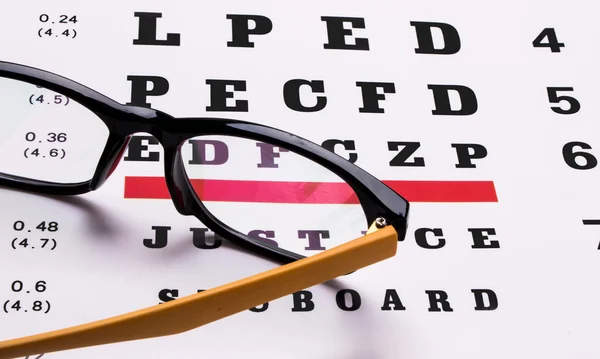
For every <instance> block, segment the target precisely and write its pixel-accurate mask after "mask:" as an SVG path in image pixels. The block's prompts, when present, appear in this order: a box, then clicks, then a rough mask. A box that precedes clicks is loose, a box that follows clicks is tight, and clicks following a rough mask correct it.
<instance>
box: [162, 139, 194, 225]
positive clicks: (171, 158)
mask: <svg viewBox="0 0 600 359" xmlns="http://www.w3.org/2000/svg"><path fill="white" fill-rule="evenodd" d="M172 148H173V147H170V146H164V153H165V157H164V159H165V160H164V165H165V171H164V173H165V181H166V184H167V188H168V191H169V194H170V196H171V200H172V201H173V205H174V206H175V209H177V212H179V213H180V214H182V215H184V216H190V215H194V214H196V213H198V211H199V210H200V208H199V206H198V203H197V202H196V194H195V193H194V191H193V190H192V189H191V187H190V185H189V182H188V179H187V175H186V173H185V169H184V166H183V158H182V157H181V151H179V148H178V147H177V148H175V149H172Z"/></svg>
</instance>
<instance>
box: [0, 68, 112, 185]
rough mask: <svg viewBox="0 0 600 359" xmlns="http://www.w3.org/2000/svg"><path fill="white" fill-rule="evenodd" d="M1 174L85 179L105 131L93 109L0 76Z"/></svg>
mask: <svg viewBox="0 0 600 359" xmlns="http://www.w3.org/2000/svg"><path fill="white" fill-rule="evenodd" d="M0 115H1V116H2V117H1V118H0V172H3V173H5V174H8V175H14V176H20V177H25V178H29V179H33V180H39V181H47V182H53V183H57V184H68V183H77V182H84V181H89V180H90V179H91V178H92V177H93V175H94V171H95V169H96V167H97V165H98V162H99V160H100V156H101V154H102V151H103V150H104V146H105V145H106V141H107V139H108V135H109V131H108V128H107V127H106V125H105V124H104V122H102V120H101V119H100V118H98V116H96V114H94V113H93V112H92V111H90V110H88V109H87V108H85V107H84V106H82V105H81V104H79V103H77V102H75V101H73V100H72V99H70V98H67V97H66V96H64V95H62V94H59V93H56V92H53V91H50V90H47V89H44V88H40V87H38V86H35V85H32V84H30V83H27V82H22V81H18V80H13V79H7V78H0Z"/></svg>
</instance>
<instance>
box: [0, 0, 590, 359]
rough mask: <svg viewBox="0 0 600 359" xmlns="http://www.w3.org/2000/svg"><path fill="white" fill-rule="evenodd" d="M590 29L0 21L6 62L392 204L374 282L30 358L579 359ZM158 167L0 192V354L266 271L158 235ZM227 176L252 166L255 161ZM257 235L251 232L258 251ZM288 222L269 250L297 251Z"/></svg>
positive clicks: (557, 18)
mask: <svg viewBox="0 0 600 359" xmlns="http://www.w3.org/2000/svg"><path fill="white" fill-rule="evenodd" d="M597 8H598V7H597V6H596V5H595V4H594V3H593V2H589V1H588V2H584V1H579V0H576V1H571V2H569V3H565V2H558V1H539V0H526V1H515V0H511V1H504V2H495V3H489V2H477V1H463V0H461V1H453V2H447V1H441V0H436V1H424V2H395V1H372V2H358V1H329V2H323V1H307V2H302V3H292V2H275V1H263V0H259V1H253V2H247V1H228V2H189V1H182V0H172V1H168V2H164V1H156V0H152V1H141V0H130V1H119V2H116V1H106V2H79V1H74V0H61V1H56V2H52V3H49V2H46V1H41V0H32V1H28V2H16V3H13V4H11V6H10V7H7V9H6V11H5V13H4V16H3V20H2V22H0V31H1V32H2V34H4V35H3V36H2V40H1V43H2V60H3V61H10V62H16V63H20V64H24V65H28V66H33V67H37V68H41V69H44V70H47V71H51V72H54V73H57V74H59V75H62V76H65V77H67V78H70V79H73V80H75V81H77V82H80V83H82V84H85V85H86V86H89V87H90V88H93V89H94V90H96V91H98V92H100V93H103V94H105V95H106V96H108V97H110V98H112V99H114V100H116V101H119V102H121V103H127V104H132V105H136V106H145V107H152V108H155V109H158V110H162V111H165V112H168V113H170V114H172V115H173V116H181V117H184V116H185V117H202V116H206V117H225V118H235V119H241V120H246V121H252V122H256V123H260V124H265V125H269V126H274V127H277V128H280V129H282V130H286V131H289V132H292V133H295V134H297V135H299V136H302V137H304V138H307V139H309V140H311V141H313V142H315V143H318V144H320V145H322V146H324V147H326V148H328V149H330V150H331V151H334V152H335V153H337V154H339V155H340V156H342V157H344V158H346V159H348V160H349V161H352V162H353V163H355V164H356V165H358V166H360V167H362V168H363V169H365V170H367V171H369V172H370V173H372V174H373V175H375V176H376V177H377V178H379V179H381V180H383V181H385V182H390V183H392V182H393V183H395V184H396V186H397V187H394V188H395V189H396V190H397V191H398V192H399V193H400V194H401V195H403V196H404V197H405V198H406V199H407V200H409V201H410V203H411V214H410V218H409V230H408V233H407V237H406V239H405V240H404V241H402V242H400V243H398V253H397V255H396V256H395V257H393V258H391V259H388V260H386V261H384V262H381V263H378V264H375V265H373V266H370V267H367V268H365V269H363V270H360V271H357V272H355V273H352V274H351V275H348V276H345V277H342V278H339V279H338V280H336V281H333V282H331V283H326V284H323V285H319V286H315V287H311V288H306V289H305V290H303V291H300V292H297V293H294V294H293V295H289V296H286V297H284V298H281V299H278V300H276V301H273V302H270V303H265V304H264V305H263V306H259V307H255V308H252V309H249V310H247V311H245V312H242V313H239V314H237V315H234V316H231V317H228V318H226V319H223V320H220V321H217V322H215V323H212V324H209V325H207V326H204V327H200V328H198V329H195V330H192V331H189V332H185V333H182V334H178V335H174V336H168V337H161V338H155V339H148V340H142V341H135V342H125V343H119V344H112V345H104V346H98V347H90V348H84V349H76V350H71V351H64V352H55V353H47V354H43V355H41V356H37V357H38V358H44V359H46V358H48V359H54V358H56V359H69V358H107V357H112V358H167V357H168V358H178V357H180V358H186V357H207V358H242V357H252V358H254V357H261V358H265V359H267V358H315V359H316V358H319V359H367V358H368V359H374V358H377V359H388V358H389V359H391V358H404V359H413V358H414V359H417V358H418V359H425V358H442V357H451V358H458V357H460V358H482V357H485V358H507V357H517V358H530V357H535V358H579V359H583V358H596V357H598V354H599V350H598V347H597V345H596V339H595V334H596V330H597V329H596V328H597V324H596V322H597V319H598V318H600V310H599V309H598V306H597V302H598V297H599V293H600V285H598V284H597V282H596V281H595V280H594V277H595V273H596V272H597V271H598V270H599V269H600V257H599V255H600V252H599V251H600V205H599V204H598V203H599V199H600V190H598V181H599V180H600V176H599V173H600V172H599V171H600V167H599V164H598V158H599V157H600V150H599V149H600V125H599V124H598V118H599V115H600V113H599V112H598V110H597V106H596V105H595V103H596V101H597V98H598V96H599V95H600V92H599V90H598V88H597V86H596V84H597V83H598V81H599V80H600V77H599V75H598V70H597V61H598V54H599V51H600V41H599V40H600V38H599V36H598V31H597V29H596V26H595V23H596V22H595V14H596V12H597V11H596V10H597ZM31 96H33V97H32V98H33V99H35V98H37V96H39V94H35V93H32V94H31ZM4 100H7V99H6V98H5V99H4ZM23 100H24V101H28V100H29V99H28V98H24V99H23ZM53 100H55V101H58V102H56V105H60V104H62V101H63V100H64V99H62V98H55V99H53ZM44 106H45V105H44ZM51 106H53V105H51ZM2 121H11V119H10V118H4V119H3V120H2ZM54 130H56V131H55V135H56V136H60V133H61V131H60V129H54ZM44 131H45V129H44ZM40 133H41V132H40ZM92 136H93V135H92V134H91V135H90V137H92ZM57 138H58V137H57ZM19 148H20V147H19ZM19 148H17V147H14V148H13V147H10V146H5V147H3V151H17V150H19V151H20V149H19ZM49 151H50V150H49ZM57 153H58V152H57ZM163 155H164V153H163V151H162V148H161V146H160V145H159V143H158V141H157V140H156V139H155V138H153V137H152V136H149V135H148V134H144V133H139V134H137V135H136V136H135V137H133V138H132V139H131V142H130V143H129V146H128V148H127V150H126V151H125V153H124V154H123V158H122V160H121V162H120V164H119V166H118V167H117V169H116V170H115V172H114V173H113V174H112V176H111V177H110V179H109V180H108V181H107V182H106V184H105V185H104V186H103V187H102V188H101V189H99V190H98V191H96V192H92V193H89V194H86V195H81V196H67V197H62V198H57V197H52V196H41V195H36V194H32V193H27V192H23V191H15V190H11V189H9V188H2V189H0V196H1V197H0V198H1V200H2V206H0V208H1V209H0V211H1V216H0V233H2V237H1V240H0V263H2V265H1V268H2V270H1V271H0V340H8V339H12V338H15V337H20V336H26V335H31V334H36V333H40V332H44V331H50V330H56V329H61V328H65V327H68V326H73V325H78V324H82V323H87V322H90V321H95V320H99V319H103V318H106V317H110V316H114V315H118V314H122V313H125V312H129V311H133V310H137V309H141V308H144V307H148V306H153V305H156V304H159V303H165V302H169V301H172V300H176V299H177V298H180V297H182V296H185V295H189V294H193V293H196V292H198V291H202V290H206V289H210V288H213V287H215V286H218V285H221V284H225V283H229V282H231V281H234V280H237V279H241V278H244V277H247V276H250V275H253V274H256V273H260V272H263V271H265V270H268V269H271V268H275V267H277V266H278V264H277V263H273V262H270V261H268V260H265V259H264V258H260V257H258V256H254V255H249V254H247V253H244V252H243V251H240V250H239V249H237V248H235V247H233V246H231V245H229V244H228V243H226V242H225V241H220V240H219V238H215V239H213V240H211V241H209V240H208V239H207V238H208V237H209V234H210V233H209V232H210V231H209V230H208V229H207V228H206V227H204V225H203V224H202V223H201V222H199V221H198V220H197V219H195V218H193V217H184V216H181V215H180V214H179V213H177V211H176V210H175V208H174V207H173V204H172V202H171V201H170V199H169V196H168V192H167V191H166V187H165V184H164V179H163V175H164V174H163V166H162V161H163ZM244 155H245V156H247V158H248V161H257V158H260V152H258V149H257V151H256V152H252V151H248V152H247V153H245V154H244ZM218 156H219V153H218V151H217V150H215V153H213V157H212V158H213V160H216V159H217V158H218ZM49 168H50V167H49ZM256 171H257V176H259V175H261V174H260V171H261V169H257V170H256ZM256 215H257V214H256ZM247 216H248V217H247V218H245V220H247V221H248V223H250V224H251V223H252V217H251V216H252V213H249V214H247ZM277 223H278V218H277V216H274V217H273V228H267V227H264V222H261V227H260V228H255V230H257V231H262V232H261V233H262V235H264V236H267V237H268V238H272V239H274V240H276V239H277V238H278V236H280V235H281V236H283V235H284V234H283V233H282V232H281V231H280V230H279V229H278V230H275V229H274V228H276V226H277ZM285 223H286V226H287V227H286V228H285V231H286V232H285V233H286V234H285V235H288V234H289V233H291V234H294V233H300V232H301V231H306V230H307V229H306V228H302V227H301V225H300V224H298V226H297V227H295V226H294V224H293V223H294V222H293V221H291V220H289V219H288V220H287V221H286V222H285ZM280 233H281V234H280ZM305 235H306V233H305ZM30 358H32V357H31V356H30Z"/></svg>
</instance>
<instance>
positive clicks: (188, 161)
mask: <svg viewBox="0 0 600 359" xmlns="http://www.w3.org/2000/svg"><path fill="white" fill-rule="evenodd" d="M181 155H182V157H183V161H184V167H185V171H186V174H187V176H188V178H189V179H190V181H191V183H192V186H193V188H194V191H195V193H196V195H197V196H198V197H199V198H200V200H201V201H202V202H203V203H204V205H205V206H206V207H207V209H208V210H209V212H211V213H212V214H213V215H214V216H215V217H217V218H218V219H219V220H221V221H222V222H223V223H225V224H226V225H228V226H229V227H231V228H233V229H235V230H237V231H240V232H242V233H244V234H247V235H248V236H250V237H252V238H256V239H259V240H261V241H263V242H264V243H265V244H268V245H270V246H272V247H279V248H283V249H285V250H288V251H291V252H294V253H297V254H301V255H303V256H311V255H313V254H315V253H319V252H321V251H323V250H326V249H329V248H332V247H335V246H338V245H340V244H343V243H345V242H348V241H351V240H354V239H356V238H358V237H360V236H362V235H363V231H366V230H367V221H366V218H365V214H364V212H363V210H362V207H361V206H360V204H359V202H358V199H357V197H356V194H355V193H354V191H353V190H352V188H351V187H350V186H349V185H348V184H347V183H345V182H344V180H342V179H341V178H340V177H339V176H337V175H336V174H335V173H333V172H332V171H331V170H329V169H327V168H325V167H323V166H321V165H320V164H317V163H315V162H313V161H311V160H309V159H307V158H305V157H303V156H301V155H299V154H297V153H294V152H293V151H291V150H288V149H286V148H281V147H279V146H275V145H271V144H268V143H264V142H259V141H254V140H249V139H245V138H238V137H230V136H200V137H195V138H192V139H189V140H188V141H187V142H186V143H185V145H184V146H182V147H181Z"/></svg>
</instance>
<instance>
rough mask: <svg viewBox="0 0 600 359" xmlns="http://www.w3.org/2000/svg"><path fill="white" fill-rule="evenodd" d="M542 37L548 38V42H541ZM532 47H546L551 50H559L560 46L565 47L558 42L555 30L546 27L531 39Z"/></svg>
mask: <svg viewBox="0 0 600 359" xmlns="http://www.w3.org/2000/svg"><path fill="white" fill-rule="evenodd" d="M544 39H548V42H543V41H544ZM533 47H548V48H550V50H551V51H552V52H560V48H561V47H565V44H564V43H562V42H558V38H557V37H556V31H554V28H552V27H548V28H545V29H544V30H542V32H540V34H539V35H538V36H537V37H536V38H535V39H534V40H533Z"/></svg>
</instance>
